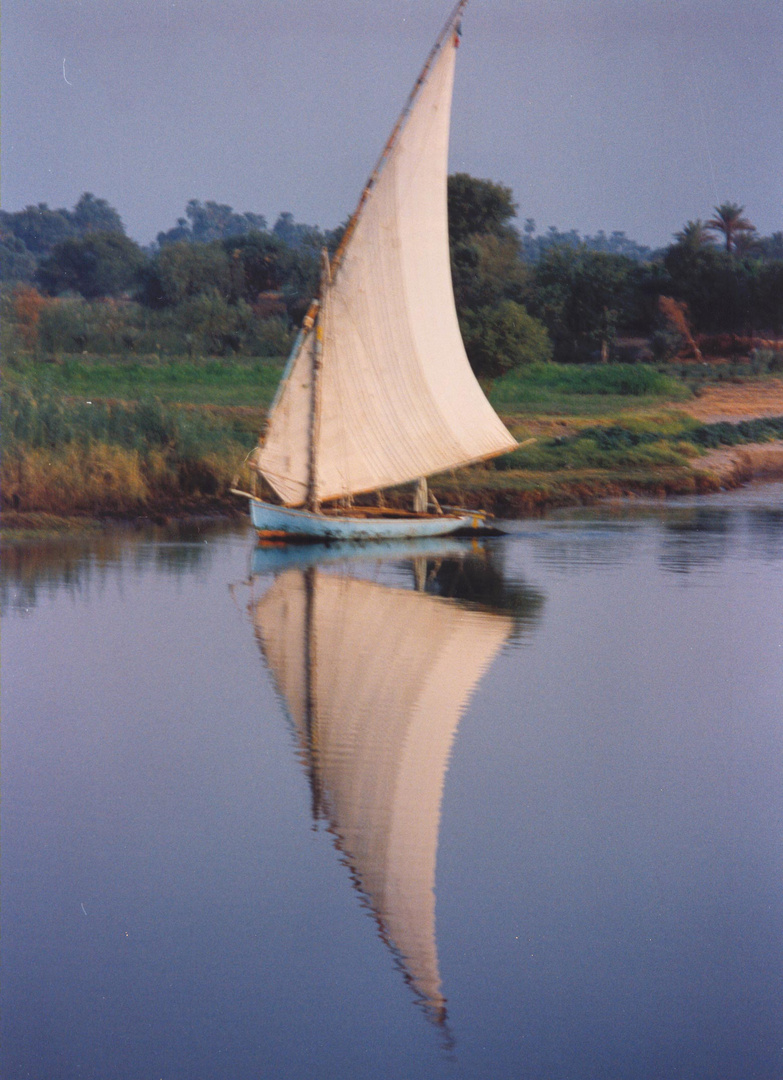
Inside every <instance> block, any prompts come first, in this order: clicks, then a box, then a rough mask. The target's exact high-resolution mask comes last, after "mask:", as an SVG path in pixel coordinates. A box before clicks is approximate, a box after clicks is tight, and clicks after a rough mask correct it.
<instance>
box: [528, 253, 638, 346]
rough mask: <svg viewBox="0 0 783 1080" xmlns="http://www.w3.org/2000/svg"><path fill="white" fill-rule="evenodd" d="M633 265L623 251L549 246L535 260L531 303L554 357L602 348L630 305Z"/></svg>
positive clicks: (610, 340) (610, 343) (608, 341)
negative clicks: (551, 344) (548, 334)
mask: <svg viewBox="0 0 783 1080" xmlns="http://www.w3.org/2000/svg"><path fill="white" fill-rule="evenodd" d="M634 273H635V264H634V263H633V261H632V260H631V259H629V258H627V257H626V256H624V255H613V254H609V253H607V252H595V251H588V250H587V249H584V248H571V247H553V248H550V250H549V251H548V252H547V253H546V254H545V255H544V256H543V257H542V258H541V259H540V260H539V262H538V263H537V264H536V267H535V272H534V283H533V290H534V291H533V300H532V308H533V312H534V314H536V315H537V316H538V317H539V318H540V319H541V320H542V322H543V323H544V324H545V325H546V327H547V329H548V330H549V333H550V335H551V337H552V340H553V342H554V346H555V357H556V359H558V360H565V361H570V360H581V359H586V358H588V357H590V356H592V355H594V354H596V353H597V352H599V351H601V350H602V348H603V349H605V350H608V349H609V348H610V347H611V345H612V343H613V341H614V339H615V336H616V331H617V329H618V327H619V326H620V325H621V324H622V315H623V312H625V311H628V310H629V308H630V307H631V303H630V300H631V292H632V282H633V276H634Z"/></svg>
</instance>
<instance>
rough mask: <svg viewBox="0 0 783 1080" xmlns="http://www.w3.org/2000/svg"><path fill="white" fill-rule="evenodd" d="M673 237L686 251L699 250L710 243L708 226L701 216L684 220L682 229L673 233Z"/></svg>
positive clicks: (710, 235)
mask: <svg viewBox="0 0 783 1080" xmlns="http://www.w3.org/2000/svg"><path fill="white" fill-rule="evenodd" d="M674 239H675V240H676V241H677V243H678V244H680V245H681V246H682V247H684V248H687V249H688V251H701V249H702V248H705V247H709V246H711V245H712V234H711V232H710V227H709V226H708V225H706V224H705V223H704V222H703V221H702V220H701V218H696V220H695V221H686V223H685V225H684V226H683V227H682V229H681V230H680V231H679V232H676V233H675V234H674Z"/></svg>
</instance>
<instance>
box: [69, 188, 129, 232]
mask: <svg viewBox="0 0 783 1080" xmlns="http://www.w3.org/2000/svg"><path fill="white" fill-rule="evenodd" d="M71 221H72V222H73V224H74V226H75V227H76V231H77V232H78V233H81V234H84V233H90V232H111V233H119V234H120V235H121V236H124V235H125V226H124V225H123V224H122V218H121V217H120V215H119V214H118V213H117V211H116V210H115V209H114V207H113V206H109V204H108V203H107V201H106V200H105V199H96V197H95V196H94V195H93V193H92V192H91V191H85V193H84V194H83V195H82V196H81V198H80V199H79V201H78V202H77V204H76V206H74V208H73V213H72V214H71Z"/></svg>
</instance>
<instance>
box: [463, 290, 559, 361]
mask: <svg viewBox="0 0 783 1080" xmlns="http://www.w3.org/2000/svg"><path fill="white" fill-rule="evenodd" d="M461 327H462V331H463V337H464V340H465V351H466V352H467V354H468V359H469V360H470V363H471V367H472V368H473V370H474V371H475V372H476V374H477V375H487V376H496V375H502V374H504V373H505V372H506V371H510V370H511V369H512V368H515V367H519V366H520V365H521V364H530V363H534V362H536V361H548V360H551V359H552V343H551V342H550V340H549V335H548V334H547V332H546V327H545V326H544V325H543V323H540V322H539V321H538V319H534V318H533V316H532V315H528V313H527V311H526V310H525V309H524V307H523V306H522V305H521V304H516V303H514V301H513V300H502V301H501V302H500V303H499V304H498V305H497V307H484V308H480V309H479V310H478V311H475V312H473V311H467V312H465V313H464V315H463V317H462V319H461Z"/></svg>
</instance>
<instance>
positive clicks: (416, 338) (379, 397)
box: [236, 0, 517, 541]
mask: <svg viewBox="0 0 783 1080" xmlns="http://www.w3.org/2000/svg"><path fill="white" fill-rule="evenodd" d="M466 3H467V0H460V2H459V3H458V4H457V5H456V7H455V8H454V10H453V11H452V13H451V15H450V16H449V19H448V20H447V22H446V25H445V26H444V28H443V30H442V31H441V33H440V35H439V37H438V39H437V41H436V43H435V45H434V46H433V48H432V50H431V52H430V55H429V57H428V58H427V61H426V63H425V65H424V68H423V69H422V72H421V74H420V76H419V78H418V79H417V81H416V84H415V86H414V88H413V90H412V92H411V94H410V96H409V98H408V101H407V103H406V105H405V108H404V109H403V111H402V113H401V115H400V117H399V119H398V121H397V123H396V125H395V127H394V129H393V131H392V133H391V136H390V138H389V140H388V142H387V143H386V146H385V148H384V150H383V152H382V154H381V156H380V158H379V160H378V162H377V164H376V166H375V169H374V170H373V172H372V174H371V176H370V178H369V180H368V182H367V184H366V186H365V188H364V190H363V192H362V195H361V198H360V199H359V203H358V206H357V208H356V210H355V212H354V214H353V216H352V217H351V219H350V221H349V222H348V225H347V226H346V229H345V233H344V235H343V238H342V241H341V243H340V245H339V247H338V248H337V250H336V251H335V253H334V255H333V256H332V258H331V259H330V258H329V256H328V254H327V253H326V252H323V253H322V268H321V284H320V291H319V295H318V296H317V297H316V298H315V299H314V300H313V302H312V303H311V305H310V309H309V311H308V313H307V315H306V317H305V319H304V321H303V325H302V329H301V332H300V333H299V335H298V337H297V340H296V342H295V344H294V348H293V350H292V352H291V356H290V358H289V360H288V364H287V365H286V369H285V371H284V373H283V377H282V380H281V383H280V386H279V387H278V391H277V394H276V396H275V399H274V401H273V403H272V407H271V409H270V413H269V417H268V423H267V430H266V436H265V438H264V440H263V443H262V444H260V445H259V446H258V447H257V448H256V450H255V451H253V453H252V455H251V456H250V460H249V463H250V466H251V470H252V471H253V476H254V491H253V492H250V493H248V492H239V491H237V492H236V494H241V495H245V496H247V497H248V498H249V501H250V515H251V519H252V522H253V525H254V526H255V528H256V529H257V531H258V533H259V535H260V536H261V537H262V538H269V539H281V540H287V539H316V540H318V539H320V540H327V541H333V540H370V539H395V538H397V539H398V538H402V537H421V536H441V535H445V534H447V533H452V532H456V531H462V530H471V529H473V530H477V529H480V528H481V527H482V526H483V524H484V515H483V514H482V513H481V512H480V511H471V510H459V509H454V508H448V509H444V508H441V507H440V506H439V505H438V503H437V501H436V500H435V498H434V496H433V495H432V494H431V493H430V492H429V489H428V485H427V477H428V476H431V475H433V474H435V473H440V472H445V471H447V470H450V469H455V468H458V467H462V466H465V465H468V464H471V463H474V462H478V461H484V460H487V459H489V458H492V457H495V456H497V455H499V454H504V453H508V452H509V451H510V450H512V449H514V447H515V446H516V445H517V444H516V441H515V440H514V439H513V438H512V437H511V435H510V434H509V432H508V431H507V430H506V428H505V426H504V425H503V423H502V421H501V420H500V418H499V417H498V416H497V414H496V413H495V411H494V409H493V408H492V406H491V405H490V404H489V402H488V401H487V399H486V397H485V396H484V393H483V391H482V389H481V387H480V386H479V384H478V381H477V380H476V378H475V376H474V374H473V372H472V370H471V367H470V363H469V361H468V358H467V355H466V353H465V348H464V345H463V342H462V338H461V336H460V331H459V324H458V322H457V313H456V309H455V306H454V292H453V289H452V283H451V270H450V263H449V238H448V216H447V176H448V141H449V120H450V113H451V97H452V87H453V83H454V64H455V55H456V50H457V46H458V44H459V39H460V34H461V16H462V11H463V9H464V7H465V4H466ZM258 476H260V477H261V478H262V479H263V481H264V482H265V484H266V485H267V486H268V488H269V489H271V492H273V493H274V497H275V498H276V499H278V500H279V503H276V502H270V501H265V500H264V499H262V498H260V497H258V495H257V494H256V490H257V489H256V488H255V480H257V478H258ZM410 482H415V484H416V489H415V497H414V504H413V511H412V512H407V511H404V510H393V509H389V508H387V507H385V506H384V496H383V494H382V492H383V490H384V489H386V488H390V487H396V486H398V485H401V484H405V483H410ZM265 490H266V489H265ZM373 492H375V493H378V499H377V501H378V505H377V506H356V505H354V502H353V500H354V497H355V496H358V495H368V494H371V493H373ZM365 501H366V500H365Z"/></svg>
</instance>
